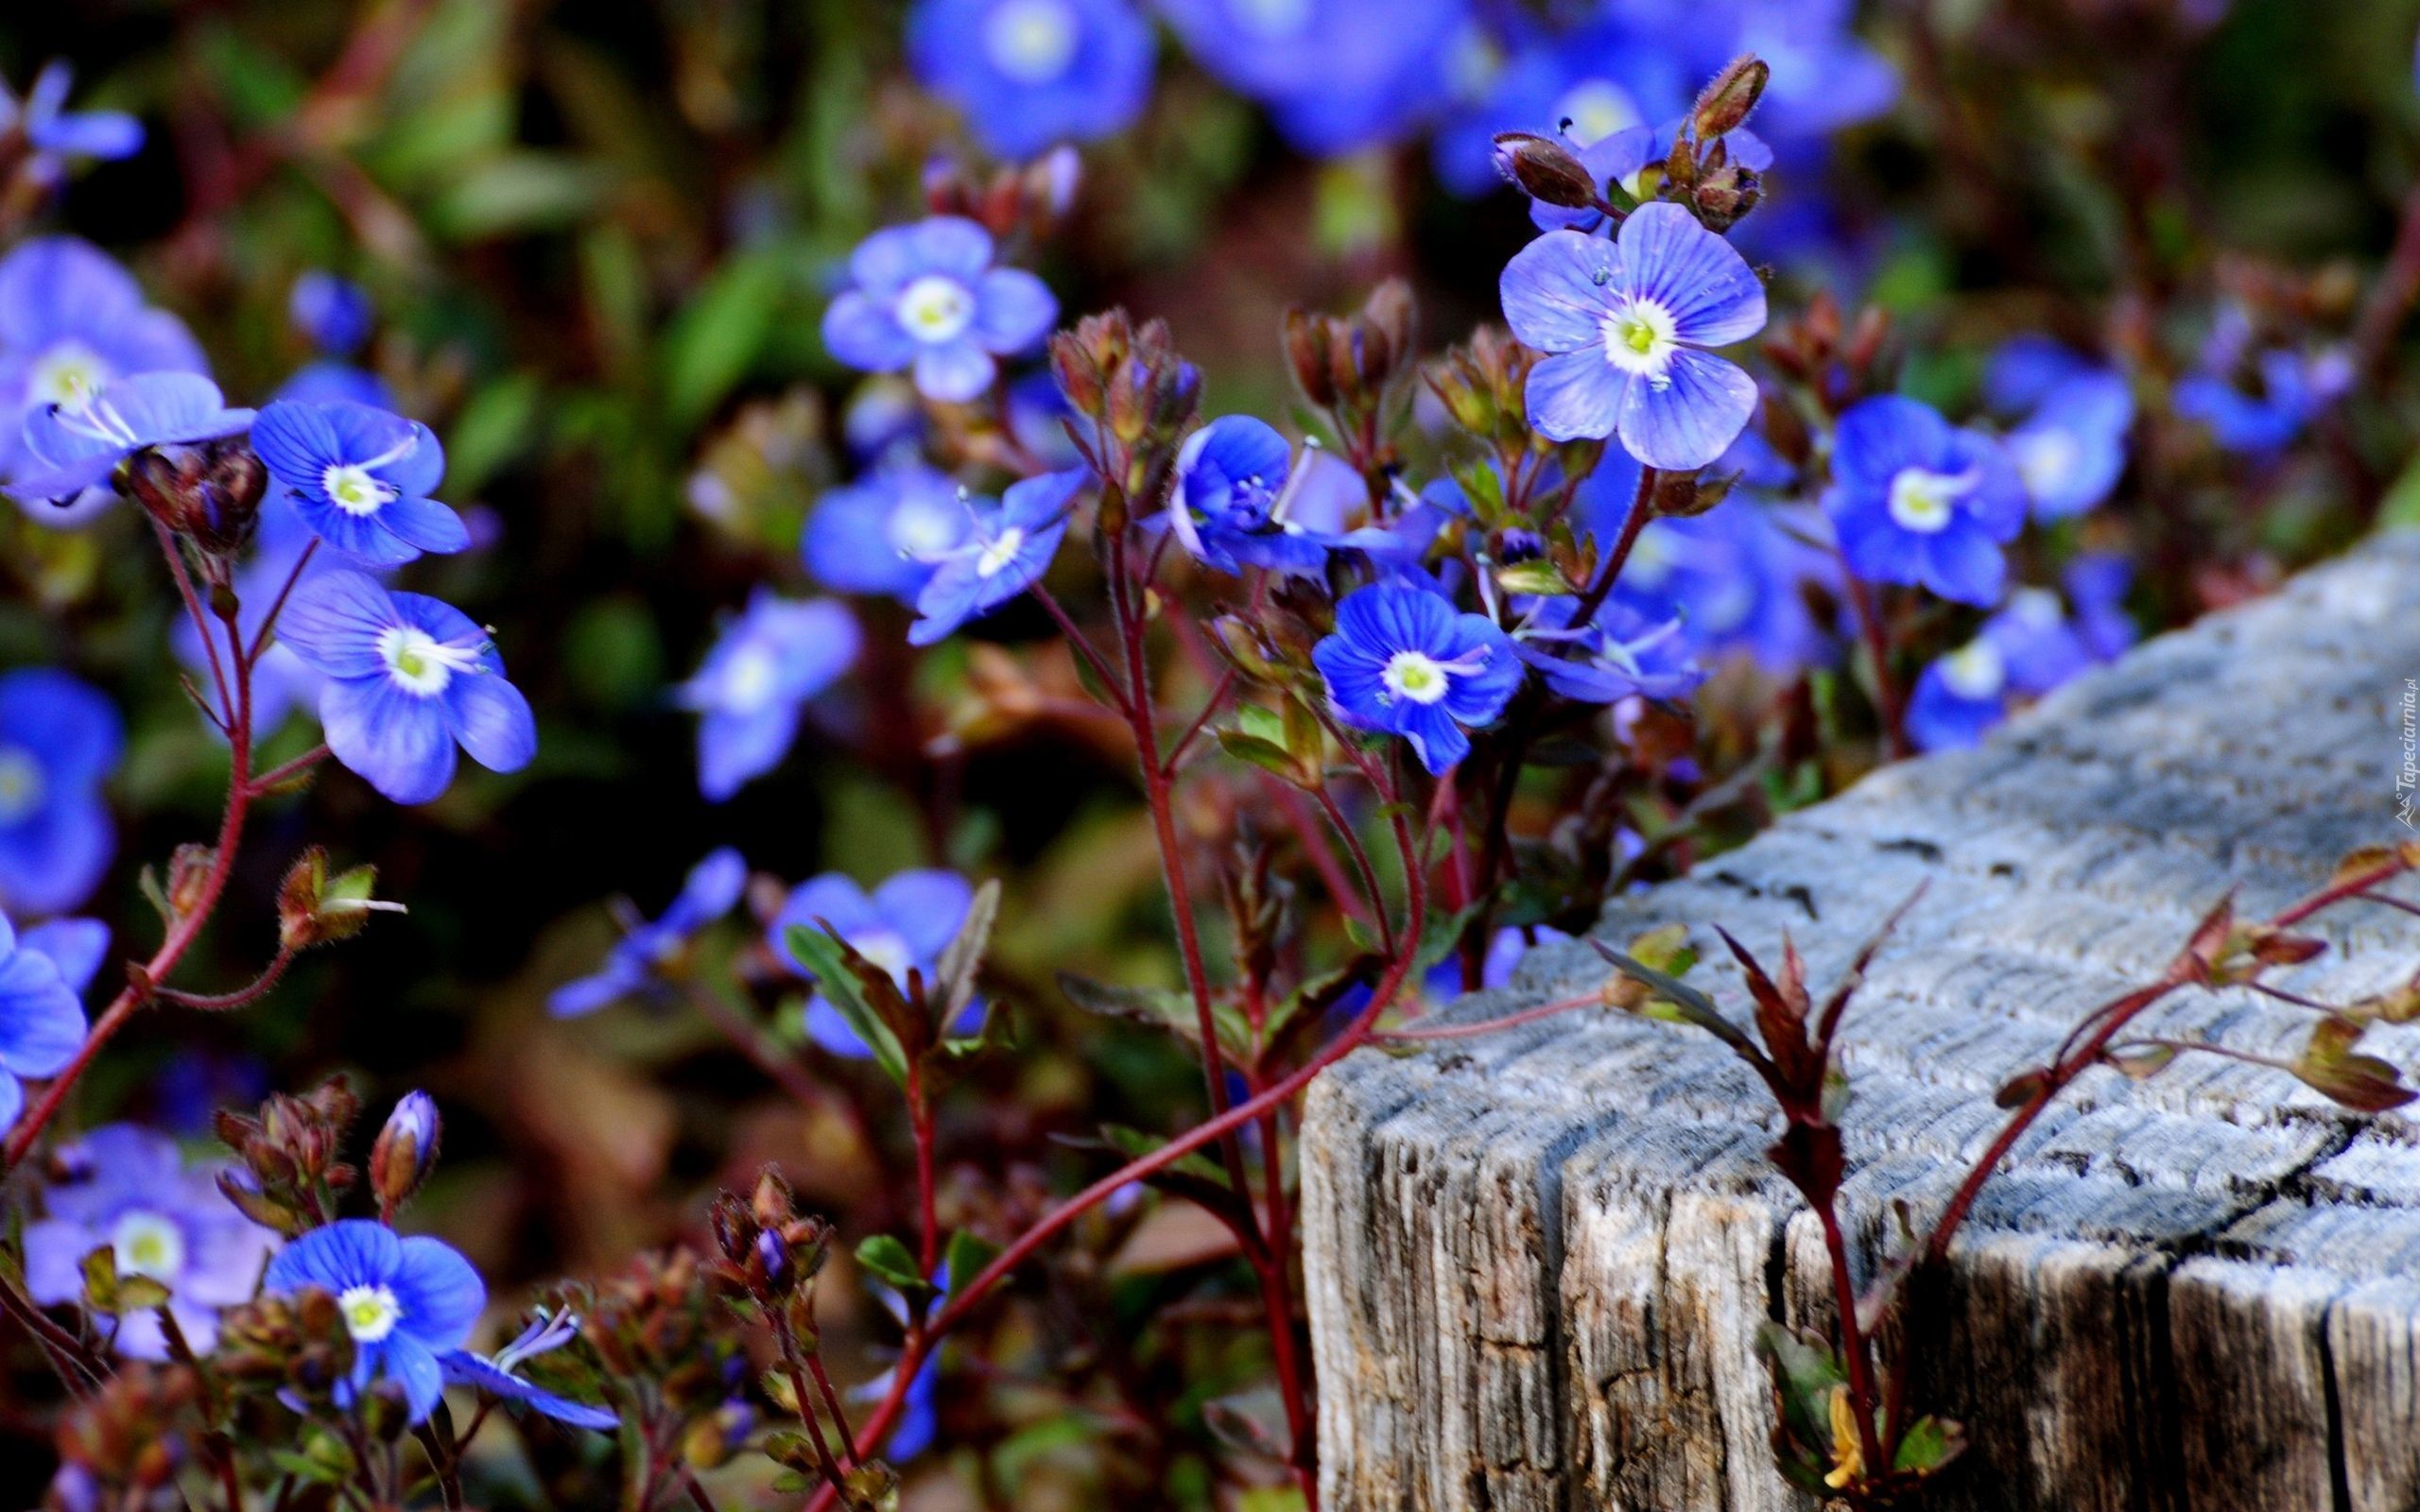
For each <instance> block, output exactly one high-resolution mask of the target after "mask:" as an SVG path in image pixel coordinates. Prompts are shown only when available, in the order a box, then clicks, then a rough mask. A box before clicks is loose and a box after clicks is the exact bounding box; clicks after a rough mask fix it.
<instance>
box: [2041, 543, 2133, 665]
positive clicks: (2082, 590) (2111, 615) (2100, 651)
mask: <svg viewBox="0 0 2420 1512" xmlns="http://www.w3.org/2000/svg"><path fill="white" fill-rule="evenodd" d="M2060 581H2061V583H2062V584H2063V585H2064V586H2065V587H2066V591H2067V602H2068V603H2070V604H2073V605H2074V606H2075V610H2076V634H2077V636H2078V637H2079V638H2081V639H2082V640H2083V645H2084V649H2085V650H2086V651H2088V652H2090V653H2091V654H2092V659H2093V660H2094V661H2095V662H2115V661H2117V660H2118V653H2119V652H2121V651H2123V650H2125V649H2126V648H2127V647H2128V646H2130V645H2133V644H2135V641H2136V640H2137V639H2139V638H2140V636H2141V633H2142V632H2141V631H2139V630H2137V629H2136V628H2135V622H2134V620H2133V618H2132V617H2131V616H2129V615H2128V614H2127V612H2126V591H2127V590H2128V589H2130V588H2132V587H2133V586H2134V583H2135V566H2134V563H2132V562H2130V561H2128V560H2127V559H2126V558H2123V557H2120V556H2118V555H2116V554H2115V553H2111V552H2086V553H2084V554H2083V556H2081V557H2078V558H2076V559H2075V560H2073V561H2071V562H2069V563H2067V570H2066V574H2065V576H2062V577H2061V579H2060Z"/></svg>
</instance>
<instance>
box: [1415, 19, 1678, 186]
mask: <svg viewBox="0 0 2420 1512" xmlns="http://www.w3.org/2000/svg"><path fill="white" fill-rule="evenodd" d="M1688 87H1689V86H1688V83H1687V81H1686V80H1685V78H1684V77H1683V74H1682V69H1681V65H1680V62H1679V60H1678V59H1677V58H1675V57H1674V55H1673V53H1672V50H1671V48H1670V47H1669V46H1668V45H1664V44H1662V43H1660V42H1659V40H1658V39H1657V38H1655V37H1653V36H1651V35H1650V34H1649V33H1648V32H1647V31H1645V30H1643V29H1642V28H1640V27H1639V26H1635V25H1634V24H1632V23H1631V22H1630V21H1629V20H1627V19H1624V18H1620V17H1606V18H1603V19H1599V20H1598V21H1596V22H1593V23H1591V24H1590V25H1588V26H1582V27H1580V28H1579V29H1577V30H1575V31H1571V32H1566V33H1564V34H1563V35H1560V36H1552V37H1541V38H1537V39H1534V40H1532V41H1531V42H1530V43H1528V44H1527V45H1524V46H1521V47H1518V48H1517V49H1515V50H1514V51H1513V53H1512V55H1511V57H1510V58H1509V59H1507V60H1506V61H1505V62H1504V65H1503V66H1502V68H1500V69H1499V70H1498V71H1497V72H1496V74H1495V77H1494V78H1493V79H1492V80H1491V81H1490V83H1489V85H1488V88H1487V90H1486V93H1485V94H1484V96H1483V97H1482V98H1481V99H1480V100H1479V101H1478V103H1477V104H1476V105H1474V106H1473V107H1472V108H1471V109H1470V110H1468V111H1467V112H1462V113H1461V114H1460V115H1459V116H1457V117H1456V118H1455V119H1453V120H1451V121H1449V122H1448V123H1447V124H1446V125H1445V126H1444V127H1443V129H1441V130H1439V132H1438V134H1437V145H1436V157H1437V167H1438V172H1439V175H1440V177H1442V178H1443V180H1445V184H1446V187H1448V188H1449V189H1452V190H1453V191H1454V192H1455V193H1457V194H1464V195H1469V194H1478V193H1479V192H1481V191H1482V190H1485V189H1487V188H1488V187H1490V180H1491V178H1492V176H1493V172H1494V170H1493V167H1492V165H1491V163H1490V159H1491V157H1492V155H1493V152H1494V146H1495V142H1494V138H1495V133H1496V132H1498V131H1559V132H1562V133H1563V134H1564V136H1565V137H1567V138H1568V145H1569V146H1571V147H1572V148H1573V150H1575V151H1578V152H1580V153H1581V154H1582V161H1586V154H1587V149H1588V148H1591V147H1601V146H1606V145H1607V144H1609V143H1611V142H1612V141H1613V140H1614V139H1615V138H1616V137H1620V136H1625V135H1627V134H1629V133H1632V132H1637V133H1638V134H1637V136H1636V137H1635V138H1634V141H1635V143H1636V145H1637V147H1638V151H1639V162H1638V163H1632V164H1630V165H1629V166H1628V167H1627V168H1624V169H1623V170H1622V171H1620V172H1619V173H1613V174H1606V173H1600V174H1599V183H1602V182H1603V181H1604V180H1605V179H1606V178H1609V177H1610V178H1615V179H1626V178H1628V177H1629V176H1630V175H1631V174H1633V173H1635V172H1637V171H1638V168H1639V167H1640V166H1641V165H1642V164H1643V163H1645V162H1646V159H1647V155H1648V154H1649V153H1650V152H1651V151H1652V150H1653V149H1652V147H1651V146H1649V136H1648V133H1647V132H1646V131H1645V128H1648V127H1651V126H1652V125H1653V124H1654V123H1655V122H1658V121H1662V120H1665V119H1667V118H1668V117H1670V116H1671V115H1672V114H1673V113H1674V112H1678V111H1680V110H1681V109H1682V108H1683V107H1685V105H1687V103H1688V100H1689V94H1688ZM1565 123H1568V124H1567V125H1566V124H1565ZM1665 140H1666V141H1667V142H1669V141H1670V138H1669V137H1668V136H1667V137H1666V139H1665ZM1590 165H1591V166H1592V167H1595V166H1597V164H1595V163H1591V164H1590Z"/></svg>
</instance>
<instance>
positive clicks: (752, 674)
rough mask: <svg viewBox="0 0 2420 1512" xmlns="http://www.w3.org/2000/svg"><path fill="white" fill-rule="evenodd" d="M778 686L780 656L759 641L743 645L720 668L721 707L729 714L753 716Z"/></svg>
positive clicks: (780, 667) (779, 682) (768, 701)
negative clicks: (751, 714) (721, 669)
mask: <svg viewBox="0 0 2420 1512" xmlns="http://www.w3.org/2000/svg"><path fill="white" fill-rule="evenodd" d="M781 686H782V659H781V657H780V656H779V655H778V654H776V653H775V652H774V650H773V648H772V647H771V646H769V645H767V644H764V643H762V642H760V641H748V642H744V643H742V644H741V645H740V647H739V649H737V650H736V651H734V652H733V653H732V654H731V660H730V662H726V663H725V664H724V666H723V673H722V705H723V707H724V708H725V709H727V710H729V711H730V712H731V713H756V712H757V711H758V710H761V709H763V708H764V707H765V706H766V705H768V704H769V703H771V702H772V701H773V696H774V695H775V694H777V693H779V692H780V691H781Z"/></svg>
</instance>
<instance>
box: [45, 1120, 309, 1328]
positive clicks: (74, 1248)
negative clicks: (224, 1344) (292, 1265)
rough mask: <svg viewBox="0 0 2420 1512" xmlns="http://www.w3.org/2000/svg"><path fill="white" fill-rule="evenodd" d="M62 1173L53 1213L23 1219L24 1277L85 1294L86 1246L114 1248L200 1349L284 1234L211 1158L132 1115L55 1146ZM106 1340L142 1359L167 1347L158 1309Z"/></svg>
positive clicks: (125, 1270)
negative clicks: (233, 1195)
mask: <svg viewBox="0 0 2420 1512" xmlns="http://www.w3.org/2000/svg"><path fill="white" fill-rule="evenodd" d="M59 1165H60V1168H61V1170H62V1171H63V1172H64V1173H65V1174H64V1175H63V1176H61V1177H60V1178H59V1179H57V1180H55V1181H53V1182H52V1183H51V1184H50V1185H49V1186H47V1187H45V1188H44V1189H43V1209H44V1211H45V1212H46V1213H47V1216H46V1217H44V1218H43V1220H42V1221H41V1222H39V1223H36V1224H33V1225H31V1226H30V1227H28V1228H27V1229H26V1290H27V1291H28V1292H29V1293H30V1294H31V1295H32V1297H33V1299H34V1300H35V1301H37V1302H40V1303H42V1304H43V1305H44V1306H55V1305H57V1304H60V1303H62V1302H73V1301H75V1300H77V1299H78V1298H79V1297H82V1296H83V1294H84V1275H83V1260H84V1257H85V1256H86V1255H87V1254H89V1253H91V1252H92V1251H93V1250H95V1249H100V1248H107V1249H108V1250H110V1251H111V1254H112V1258H113V1259H114V1260H115V1262H116V1263H117V1271H118V1274H119V1275H121V1276H142V1277H146V1278H147V1279H149V1280H155V1281H158V1282H159V1283H160V1284H161V1285H163V1286H164V1287H166V1288H167V1290H168V1314H169V1315H170V1316H172V1317H174V1318H175V1319H176V1320H177V1327H178V1328H179V1329H180V1330H182V1332H183V1333H184V1336H185V1340H186V1342H187V1343H189V1344H191V1345H192V1346H193V1347H194V1349H196V1350H197V1351H199V1352H200V1353H203V1354H207V1353H209V1352H210V1349H211V1347H212V1346H213V1345H214V1344H215V1343H216V1340H217V1337H218V1314H219V1310H220V1309H222V1308H229V1307H234V1306H236V1305H238V1304H240V1303H243V1302H249V1301H251V1298H252V1293H253V1292H254V1290H255V1289H257V1288H258V1287H259V1285H260V1280H261V1267H262V1266H263V1265H265V1264H266V1263H268V1258H269V1256H270V1255H271V1254H272V1253H273V1252H274V1251H275V1250H276V1248H277V1236H276V1235H275V1234H274V1233H272V1232H270V1231H269V1230H268V1229H264V1228H262V1227H261V1226H260V1225H258V1224H256V1223H254V1222H252V1221H251V1219H250V1218H247V1217H245V1216H244V1215H243V1213H242V1212H241V1211H237V1209H236V1207H235V1205H234V1204H233V1202H230V1201H228V1200H227V1195H226V1194H225V1193H223V1192H221V1191H219V1189H218V1180H217V1177H218V1172H219V1170H220V1166H219V1165H218V1164H217V1163H216V1162H202V1163H199V1164H195V1165H187V1164H186V1163H185V1160H184V1157H183V1155H182V1152H180V1151H179V1149H178V1148H177V1142H176V1141H175V1140H172V1139H170V1138H169V1137H168V1136H166V1135H164V1134H162V1133H159V1132H156V1131H155V1130H152V1129H147V1128H143V1127H140V1126H138V1125H132V1124H112V1125H106V1126H104V1127H101V1128H96V1129H94V1130H92V1131H91V1132H90V1133H88V1134H86V1135H84V1136H83V1137H82V1138H81V1139H78V1140H77V1141H76V1142H75V1143H72V1144H69V1145H67V1146H65V1147H64V1148H63V1149H61V1151H60V1154H59ZM111 1345H112V1348H114V1349H116V1350H117V1352H118V1353H120V1354H122V1355H125V1356H127V1357H128V1358H129V1359H135V1360H164V1359H166V1358H167V1357H168V1342H167V1333H166V1330H165V1328H164V1325H163V1324H162V1323H161V1321H160V1317H159V1314H156V1313H152V1312H142V1313H130V1314H126V1315H125V1316H123V1317H121V1318H119V1319H118V1322H117V1330H116V1333H115V1335H114V1337H112V1340H111Z"/></svg>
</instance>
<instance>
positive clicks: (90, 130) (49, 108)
mask: <svg viewBox="0 0 2420 1512" xmlns="http://www.w3.org/2000/svg"><path fill="white" fill-rule="evenodd" d="M73 82H74V76H72V75H71V74H70V73H69V72H68V69H67V65H66V64H65V63H64V62H58V61H54V62H52V63H50V64H49V65H48V66H46V67H44V68H43V71H42V72H41V73H39V74H37V75H35V76H34V84H33V88H31V89H29V90H27V91H26V97H25V99H24V100H23V101H19V100H18V99H17V98H16V96H14V95H12V94H9V90H8V87H7V86H6V85H0V136H5V135H7V134H8V133H9V132H10V131H18V130H22V131H23V132H24V133H25V135H26V143H27V144H28V145H29V146H32V147H33V149H34V151H35V152H36V153H38V154H40V155H41V156H40V157H39V158H37V160H36V166H35V173H36V175H37V177H39V178H43V179H45V180H47V179H51V178H54V177H56V175H57V172H58V163H57V160H58V159H61V158H97V159H99V160H101V161H102V162H104V163H109V162H114V161H116V160H117V159H120V158H130V157H132V156H134V154H135V153H136V152H138V151H140V150H141V149H142V146H143V123H142V122H140V121H137V120H136V119H135V118H134V117H133V116H131V115H128V114H126V113H125V112H121V111H78V112H74V113H73V114H70V113H69V112H67V111H66V110H65V109H64V107H65V106H66V104H67V91H68V88H69V86H70V85H71V84H72V83H73Z"/></svg>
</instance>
